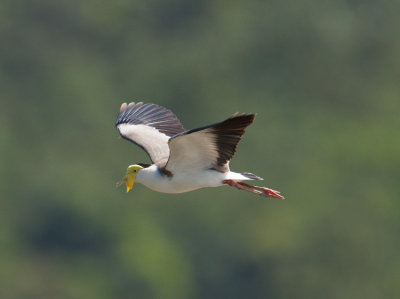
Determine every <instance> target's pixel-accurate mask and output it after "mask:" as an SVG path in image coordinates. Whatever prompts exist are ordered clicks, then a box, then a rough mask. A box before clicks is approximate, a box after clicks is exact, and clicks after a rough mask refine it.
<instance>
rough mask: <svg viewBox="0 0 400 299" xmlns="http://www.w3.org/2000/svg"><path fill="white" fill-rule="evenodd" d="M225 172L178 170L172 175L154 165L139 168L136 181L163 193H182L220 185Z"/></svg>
mask: <svg viewBox="0 0 400 299" xmlns="http://www.w3.org/2000/svg"><path fill="white" fill-rule="evenodd" d="M226 176H227V174H226V173H221V172H219V171H215V170H203V171H200V172H194V173H191V172H178V173H174V175H173V176H172V177H168V176H166V175H162V174H160V172H159V171H158V170H157V167H156V166H155V165H152V166H150V167H147V168H144V169H141V170H140V171H139V173H138V175H137V177H136V181H137V182H138V183H141V184H143V185H145V186H146V187H148V188H150V189H152V190H155V191H158V192H164V193H182V192H187V191H192V190H196V189H199V188H204V187H218V186H222V185H223V184H222V181H223V180H224V179H225V178H226Z"/></svg>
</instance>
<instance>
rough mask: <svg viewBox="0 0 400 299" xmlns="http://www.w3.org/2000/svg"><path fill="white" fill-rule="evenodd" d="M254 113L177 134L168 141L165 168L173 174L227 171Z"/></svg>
mask: <svg viewBox="0 0 400 299" xmlns="http://www.w3.org/2000/svg"><path fill="white" fill-rule="evenodd" d="M254 117H255V115H254V114H240V115H232V116H231V117H230V118H228V119H226V120H225V121H223V122H220V123H217V124H213V125H210V126H207V127H204V128H199V129H195V130H190V131H186V132H183V133H181V134H178V135H176V136H174V137H172V138H171V139H170V140H169V148H170V151H171V153H170V157H169V160H168V163H167V165H166V166H165V169H166V170H168V171H170V172H172V173H174V172H175V171H179V172H197V171H201V170H204V169H210V168H211V169H215V170H218V171H221V172H226V171H228V170H229V169H228V165H227V163H228V162H229V160H230V159H231V158H232V157H233V155H234V153H235V151H236V147H237V144H238V143H239V141H240V139H241V136H242V135H243V134H244V132H245V129H246V127H247V126H249V125H250V124H251V123H252V122H253V120H254Z"/></svg>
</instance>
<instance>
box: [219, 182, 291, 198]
mask: <svg viewBox="0 0 400 299" xmlns="http://www.w3.org/2000/svg"><path fill="white" fill-rule="evenodd" d="M223 183H224V184H227V185H229V186H232V187H236V188H238V189H240V190H246V191H249V192H251V193H254V194H258V195H261V196H265V197H274V198H279V199H284V197H283V196H282V195H280V192H279V191H276V190H272V189H269V188H267V187H259V186H252V185H249V184H246V183H243V182H237V181H234V180H224V181H223Z"/></svg>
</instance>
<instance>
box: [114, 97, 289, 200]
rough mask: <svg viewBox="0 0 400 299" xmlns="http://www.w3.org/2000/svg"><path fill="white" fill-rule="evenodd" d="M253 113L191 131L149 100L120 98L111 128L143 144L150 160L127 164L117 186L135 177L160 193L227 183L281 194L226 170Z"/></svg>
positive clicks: (268, 194) (250, 176)
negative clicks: (248, 182)
mask: <svg viewBox="0 0 400 299" xmlns="http://www.w3.org/2000/svg"><path fill="white" fill-rule="evenodd" d="M254 117H255V115H254V114H238V113H236V114H233V115H232V116H230V117H229V118H227V119H226V120H224V121H222V122H219V123H216V124H212V125H209V126H205V127H202V128H198V129H194V130H189V131H187V130H185V129H184V128H183V126H182V124H181V122H180V121H179V120H178V118H177V117H176V116H175V114H173V113H172V112H171V111H170V110H168V109H166V108H164V107H161V106H158V105H155V104H143V103H142V102H139V103H130V104H127V103H123V104H122V105H121V108H120V111H119V114H118V117H117V120H116V123H115V125H116V127H117V130H118V132H119V133H120V135H121V136H122V137H123V138H124V139H127V140H129V141H131V142H133V143H134V144H136V145H138V146H140V147H141V148H142V149H144V150H145V151H146V152H147V154H148V155H149V156H150V159H151V162H152V164H144V163H138V164H133V165H130V166H128V169H127V170H126V175H125V177H124V178H123V179H122V180H121V181H119V182H118V183H117V187H119V186H121V185H122V184H123V183H126V192H129V190H131V189H132V186H133V184H134V183H135V182H138V183H141V184H143V185H145V186H147V187H148V188H150V189H152V190H155V191H158V192H164V193H182V192H188V191H192V190H196V189H199V188H204V187H219V186H224V185H229V186H232V187H236V188H238V189H241V190H245V191H249V192H251V193H254V194H258V195H261V196H265V197H275V198H280V199H283V198H284V197H283V196H282V195H280V192H279V191H276V190H272V189H269V188H266V187H259V186H253V185H249V184H246V183H244V182H243V181H246V180H262V178H260V177H258V176H256V175H254V174H252V173H249V172H242V173H237V172H233V171H231V170H230V169H229V161H230V160H231V159H232V157H233V155H234V154H235V151H236V147H237V145H238V143H239V141H240V139H241V137H242V135H243V134H244V132H245V129H246V128H247V127H248V126H249V125H250V124H251V123H252V122H253V120H254Z"/></svg>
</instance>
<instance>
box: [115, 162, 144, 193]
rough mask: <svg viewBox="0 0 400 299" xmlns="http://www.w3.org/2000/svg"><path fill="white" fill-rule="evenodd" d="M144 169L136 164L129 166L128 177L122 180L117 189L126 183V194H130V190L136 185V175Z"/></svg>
mask: <svg viewBox="0 0 400 299" xmlns="http://www.w3.org/2000/svg"><path fill="white" fill-rule="evenodd" d="M141 169H143V167H142V166H140V165H137V164H134V165H129V166H128V169H127V170H126V175H125V176H124V178H123V179H122V180H120V181H119V182H118V183H117V185H116V187H119V186H121V185H122V184H123V183H126V192H129V190H131V189H132V186H133V184H134V183H135V179H136V175H137V174H138V173H139V171H140V170H141Z"/></svg>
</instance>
